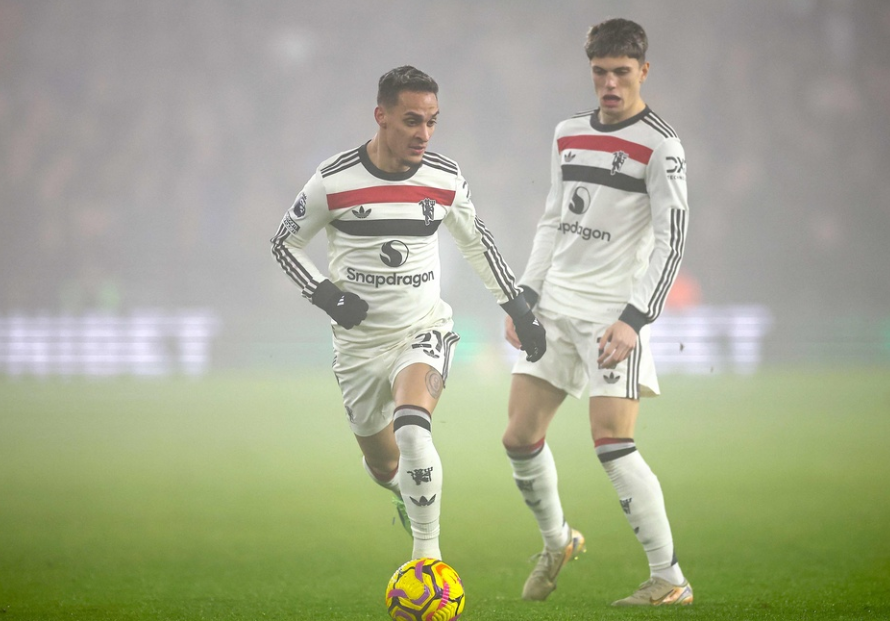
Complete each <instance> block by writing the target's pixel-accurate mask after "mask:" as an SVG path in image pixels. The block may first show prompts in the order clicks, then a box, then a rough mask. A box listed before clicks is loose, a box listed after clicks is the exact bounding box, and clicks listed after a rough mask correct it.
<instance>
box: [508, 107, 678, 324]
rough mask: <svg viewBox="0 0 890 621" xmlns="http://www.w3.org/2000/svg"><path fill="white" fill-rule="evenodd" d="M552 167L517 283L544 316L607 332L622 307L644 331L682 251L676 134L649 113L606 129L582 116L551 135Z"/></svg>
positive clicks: (591, 115)
mask: <svg viewBox="0 0 890 621" xmlns="http://www.w3.org/2000/svg"><path fill="white" fill-rule="evenodd" d="M551 157H552V161H551V187H550V193H549V194H548V196H547V202H546V206H545V209H544V215H543V216H542V217H541V220H540V222H539V224H538V229H537V231H536V233H535V239H534V245H533V248H532V253H531V256H530V258H529V261H528V265H527V267H526V270H525V273H524V275H523V277H522V278H521V279H520V282H521V283H522V284H524V285H528V286H529V287H531V288H532V289H534V290H535V291H537V292H538V293H539V294H540V296H541V297H540V302H539V304H540V305H541V307H542V308H545V309H548V310H551V311H555V312H558V313H562V314H565V315H569V316H571V317H576V318H579V319H585V320H588V321H594V322H599V323H611V322H612V321H614V320H615V319H617V317H618V315H617V314H614V312H613V311H614V309H616V308H617V309H618V313H621V311H622V310H623V309H624V308H625V307H626V306H627V305H630V306H632V307H633V309H628V310H629V311H633V313H634V314H635V315H636V317H638V319H639V321H640V322H641V323H651V322H652V321H654V320H655V318H656V317H658V315H659V314H660V313H661V310H662V308H663V306H664V302H665V299H666V298H667V294H668V291H669V290H670V287H671V285H672V284H673V282H674V279H675V278H676V276H677V271H678V269H679V266H680V261H681V259H682V257H683V250H684V246H685V241H686V227H687V224H686V222H687V213H688V209H689V207H688V205H687V198H686V156H685V153H684V151H683V147H682V145H681V144H680V140H679V138H678V137H677V134H676V133H674V130H673V129H672V128H671V127H670V126H669V125H667V124H666V123H665V122H664V121H662V120H661V119H660V118H659V117H658V116H657V115H656V114H655V113H654V112H652V111H651V110H650V109H649V108H648V107H647V108H646V109H645V110H643V111H642V112H641V113H639V114H637V115H635V116H634V117H631V118H630V119H627V120H626V121H624V122H621V123H616V124H614V125H604V124H602V123H600V122H599V119H598V117H597V114H596V112H595V111H594V112H586V113H582V114H578V115H575V116H573V117H572V118H570V119H568V120H566V121H563V122H561V123H560V124H559V125H557V127H556V132H555V136H554V140H553V149H552V155H551ZM604 309H608V311H607V314H606V316H604V315H603V313H604V312H606V311H605V310H604ZM634 309H636V310H635V311H634Z"/></svg>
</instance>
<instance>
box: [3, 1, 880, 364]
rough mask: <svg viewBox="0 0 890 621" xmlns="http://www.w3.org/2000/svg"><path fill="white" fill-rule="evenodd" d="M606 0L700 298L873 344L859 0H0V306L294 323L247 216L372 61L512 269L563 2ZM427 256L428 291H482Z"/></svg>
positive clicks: (875, 292) (790, 342) (869, 77)
mask: <svg viewBox="0 0 890 621" xmlns="http://www.w3.org/2000/svg"><path fill="white" fill-rule="evenodd" d="M619 15H620V16H627V17H631V18H633V19H637V20H638V21H640V23H642V24H643V25H644V26H645V27H646V28H647V30H648V31H649V36H650V58H649V60H650V61H651V62H652V74H651V77H650V82H649V83H648V84H647V86H646V88H645V89H644V91H643V94H644V98H645V99H646V100H647V102H648V103H649V104H650V105H651V106H652V108H653V109H655V110H656V112H658V113H659V114H660V115H661V116H662V117H664V118H665V119H666V120H668V121H669V122H670V123H671V124H672V125H673V126H674V128H675V129H676V130H677V132H678V133H679V134H680V136H681V137H682V138H683V141H684V144H685V146H686V151H687V157H688V162H689V184H690V203H691V207H692V210H693V212H692V217H691V230H690V235H689V240H690V241H689V245H688V255H687V258H686V261H685V264H684V268H685V274H684V277H685V278H688V279H689V280H690V281H692V282H695V283H696V287H697V289H698V290H699V291H700V292H701V294H700V297H701V301H702V302H703V303H706V304H709V305H718V306H719V305H738V304H758V305H763V306H765V307H768V308H769V309H770V311H771V313H772V315H773V316H774V317H775V322H774V325H773V331H774V334H776V343H777V344H776V343H774V344H773V347H774V348H775V351H774V352H773V353H774V354H776V355H779V354H780V353H781V352H780V351H779V349H780V348H782V347H791V348H792V349H793V348H794V347H795V345H794V343H799V342H803V341H807V340H809V341H810V342H812V341H813V339H820V338H821V339H823V342H824V343H828V342H829V341H831V342H843V341H845V340H846V341H849V340H850V339H852V340H854V341H857V340H858V341H861V342H862V343H866V344H872V345H873V347H874V348H877V349H873V350H871V349H868V347H866V349H867V350H868V352H871V354H875V352H878V353H877V354H876V355H878V357H880V356H882V355H885V354H886V358H884V360H887V359H890V345H888V343H890V319H888V317H890V311H888V305H890V304H888V303H890V278H888V277H887V275H886V273H885V271H886V269H887V266H888V265H890V244H888V243H887V241H886V237H887V235H888V233H890V184H888V183H887V181H886V176H887V173H886V168H887V162H888V161H890V123H888V122H887V120H886V118H887V116H890V64H888V62H887V60H888V58H890V3H888V2H886V0H855V1H852V2H845V1H842V0H777V1H774V2H771V1H768V0H755V1H754V2H733V1H731V0H719V1H716V2H705V1H704V0H678V1H676V2H671V3H650V2H643V1H641V0H636V1H635V0H630V1H626V2H620V3H619V2H613V1H603V2H600V3H591V2H581V1H580V0H567V1H560V2H538V1H530V0H526V1H517V2H510V3H502V2H494V1H486V0H481V1H479V0H453V1H449V2H442V3H429V2H421V1H409V0H395V1H392V2H376V1H373V2H360V3H358V2H357V3H351V2H345V1H340V0H332V1H331V2H322V3H315V2H308V1H296V2H294V1H284V0H259V1H258V2H251V3H241V2H235V1H211V0H198V1H190V0H186V1H181V0H175V1H174V0H156V1H154V2H149V3H131V2H123V3H122V2H116V1H113V0H81V1H78V2H66V1H64V0H40V1H38V2H29V1H26V0H0V205H2V207H0V209H2V226H0V264H2V266H3V269H2V270H0V315H4V314H6V315H10V314H13V313H73V314H77V313H83V312H87V311H92V310H95V309H105V310H108V311H112V312H127V311H128V310H131V309H139V308H146V307H150V308H160V309H173V308H193V307H200V308H210V309H213V310H214V312H215V313H217V314H218V315H219V316H220V317H221V318H222V326H223V328H222V332H223V333H224V334H225V333H228V334H229V335H230V336H231V335H232V334H236V335H239V336H237V337H231V338H232V339H233V340H236V341H237V340H238V339H241V338H243V339H246V340H264V339H269V338H273V337H271V336H270V330H269V326H273V325H274V326H279V328H277V329H280V326H281V325H290V322H294V324H295V326H294V327H293V330H294V331H295V333H299V331H300V325H299V324H300V317H301V316H303V315H304V314H308V313H311V312H312V311H313V310H314V309H310V307H309V306H308V305H306V304H305V302H304V301H302V300H300V299H299V296H298V295H297V293H296V291H294V290H293V287H292V285H290V283H289V282H287V279H286V278H284V277H283V275H282V274H280V273H279V271H278V268H277V267H276V266H275V264H274V263H273V262H272V260H271V259H270V257H269V253H268V244H267V240H268V238H269V237H270V236H271V234H272V232H274V229H275V227H276V225H277V223H278V220H279V219H280V217H281V214H282V213H283V212H284V210H285V209H286V208H287V207H288V206H289V205H290V203H291V201H292V199H293V196H294V195H295V194H296V193H297V192H298V191H299V189H300V187H301V185H302V184H303V183H304V182H305V180H307V179H308V177H309V176H310V175H311V173H312V171H313V170H314V168H315V166H316V165H317V164H318V163H319V162H320V161H321V160H322V159H323V158H325V157H327V156H329V155H332V154H333V153H335V152H337V151H340V150H345V149H347V148H351V147H354V146H357V145H358V144H359V143H360V142H362V141H364V140H367V139H368V138H370V137H371V136H372V135H373V130H374V126H373V120H372V116H371V113H372V110H373V105H374V101H373V99H374V94H375V90H376V81H377V78H378V77H379V75H380V74H382V73H383V72H384V71H386V70H387V69H389V68H391V67H393V66H396V65H399V64H415V65H417V66H418V67H420V68H421V69H423V70H425V71H427V72H429V73H430V74H432V75H433V76H434V77H436V79H437V80H438V81H439V83H440V87H441V89H442V90H441V93H440V103H441V107H442V117H441V122H440V126H439V134H437V136H436V137H435V138H434V142H433V147H432V148H433V150H437V151H441V152H442V153H445V154H446V155H449V156H451V157H454V158H455V159H457V160H458V161H459V162H460V163H461V165H462V167H463V169H464V173H465V174H466V176H467V178H468V179H469V181H470V184H471V187H472V188H473V193H474V198H475V201H476V203H477V207H478V208H479V210H480V214H481V216H482V218H483V219H484V220H485V221H486V223H487V224H488V226H489V228H491V230H492V231H493V232H494V234H495V237H496V239H497V241H498V243H499V245H500V247H501V249H502V251H503V252H504V254H505V255H506V256H507V257H508V259H509V260H510V261H511V262H512V264H513V266H514V268H515V269H516V270H517V271H519V272H521V270H522V267H523V265H524V261H525V258H526V256H527V252H528V249H529V247H530V244H531V237H532V235H533V231H534V226H535V222H536V221H537V218H538V216H539V214H540V209H541V206H542V204H543V200H544V197H545V195H546V192H547V188H548V185H549V178H548V175H549V172H548V156H549V143H550V139H551V136H552V131H553V127H554V125H555V124H556V123H557V122H558V121H559V120H561V119H562V118H565V117H567V116H568V115H570V114H572V113H574V112H577V111H579V110H584V109H589V108H591V107H593V106H594V105H595V101H594V98H593V90H592V87H591V85H590V82H589V78H588V70H587V67H586V59H585V58H584V55H583V50H582V42H583V38H584V35H585V29H586V27H587V26H588V25H589V24H591V23H594V22H596V21H600V20H601V19H605V18H607V17H613V16H619ZM882 170H883V171H884V172H883V173H882V172H881V171H882ZM319 252H323V248H322V249H321V250H320V251H319ZM453 255H454V253H453V251H451V250H449V249H448V248H446V249H445V261H444V262H445V264H446V265H445V268H446V269H449V270H452V272H451V273H452V274H454V276H451V277H449V278H447V279H446V281H445V296H446V299H449V298H450V299H454V298H458V297H460V299H461V303H462V304H465V305H468V306H467V307H464V308H470V309H471V310H470V312H471V313H472V312H475V309H476V307H477V306H478V307H479V308H480V309H481V308H483V307H484V308H485V309H486V310H485V311H482V310H480V311H479V312H480V313H482V312H486V313H487V312H488V309H489V307H493V304H492V303H491V300H490V298H489V297H488V294H487V292H485V291H484V290H482V287H481V286H479V285H478V282H476V281H475V280H474V278H475V277H474V276H473V275H472V274H470V273H469V272H468V271H466V270H467V268H466V267H465V266H463V265H462V263H461V262H460V261H459V260H457V259H456V258H455V257H454V256H453ZM319 256H323V255H321V254H320V255H319ZM464 276H466V277H467V278H466V282H465V281H464ZM458 293H459V295H458ZM455 306H457V305H456V304H455ZM459 310H460V309H459ZM496 310H497V309H494V311H496ZM494 311H492V312H494ZM312 321H313V322H315V323H311V325H312V326H314V327H315V328H317V327H318V326H320V325H323V324H324V321H323V318H322V317H321V316H320V313H319V316H318V317H317V318H314V319H313V320H312ZM882 331H883V332H882ZM492 337H493V338H498V334H493V335H492ZM298 338H302V337H299V336H298ZM307 338H308V337H307ZM882 338H883V339H886V340H884V341H881V339H882ZM829 345H830V343H828V344H827V345H826V347H828V346H829ZM882 348H887V349H886V351H885V350H884V349H882ZM233 351H234V346H233ZM796 351H798V352H799V353H800V352H805V351H812V348H810V349H809V350H808V349H807V348H804V347H797V350H796ZM864 351H865V350H864ZM868 352H867V353H868ZM880 352H884V353H880ZM233 355H234V354H233ZM869 355H870V354H869Z"/></svg>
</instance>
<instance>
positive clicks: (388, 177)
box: [358, 140, 420, 181]
mask: <svg viewBox="0 0 890 621" xmlns="http://www.w3.org/2000/svg"><path fill="white" fill-rule="evenodd" d="M368 142H371V141H370V140H369V141H368ZM368 142H366V143H365V144H363V145H362V146H360V147H359V148H358V158H359V160H361V162H362V166H364V167H365V170H367V171H368V172H369V173H371V174H372V175H374V176H375V177H377V178H378V179H383V180H385V181H407V180H408V179H410V178H411V177H413V176H414V173H416V172H417V170H418V169H419V168H420V164H418V165H417V166H412V167H411V168H409V169H408V170H406V171H405V172H386V171H385V170H380V169H379V168H377V167H376V166H374V162H372V161H371V158H370V156H369V155H368Z"/></svg>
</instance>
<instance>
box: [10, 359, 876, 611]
mask: <svg viewBox="0 0 890 621" xmlns="http://www.w3.org/2000/svg"><path fill="white" fill-rule="evenodd" d="M508 383H509V377H508V374H507V372H506V370H504V371H503V372H501V371H500V370H499V369H494V370H489V371H488V372H485V371H484V369H478V368H475V367H469V366H468V367H461V366H459V365H456V366H455V368H454V370H453V372H452V375H451V377H450V380H449V385H448V388H447V389H446V391H445V393H444V396H443V399H442V402H441V404H440V406H439V409H438V410H437V411H436V414H435V416H434V428H433V429H434V438H435V440H436V444H437V446H438V448H439V451H440V453H441V455H442V460H443V466H444V470H445V477H446V478H445V489H444V491H443V515H442V530H443V533H442V550H443V554H444V556H445V560H446V561H447V562H448V563H450V564H451V565H453V566H454V567H455V568H456V569H457V570H458V571H459V572H460V574H461V576H462V578H463V582H464V586H465V588H466V592H467V607H466V611H465V614H464V616H463V617H462V619H466V620H467V621H501V620H503V621H507V620H509V621H522V620H532V619H534V620H542V621H546V620H571V619H579V620H580V619H585V620H589V619H651V618H658V619H665V618H670V619H676V618H683V619H707V620H723V619H726V620H730V619H731V620H733V621H738V620H744V619H777V620H778V619H782V620H784V619H801V620H803V619H806V620H821V619H850V620H854V619H856V620H859V619H888V618H890V538H888V530H890V451H888V448H887V447H888V443H890V370H888V369H854V370H837V369H832V370H828V371H816V370H814V371H806V370H788V369H767V370H763V371H761V373H759V374H758V375H755V376H750V377H738V376H702V377H678V376H667V377H664V378H662V389H663V391H664V393H665V394H664V396H663V397H661V398H659V399H655V400H647V401H644V403H643V413H642V415H641V419H640V424H639V427H638V433H637V443H638V446H639V447H640V449H641V451H642V453H643V455H644V456H645V457H646V459H647V460H648V461H649V463H650V465H651V466H652V468H653V470H654V471H655V472H656V474H658V475H659V478H660V480H661V483H662V486H663V488H664V491H665V497H666V500H667V505H668V514H669V516H670V518H671V523H672V526H673V531H674V540H675V545H676V550H677V555H678V557H679V559H680V562H681V564H682V567H683V569H684V571H685V573H686V574H687V576H688V577H689V579H690V581H691V583H692V585H693V587H694V589H695V604H694V605H693V606H692V607H690V608H686V609H664V610H659V609H646V610H636V609H634V610H628V609H612V608H610V607H609V603H610V602H611V601H612V600H614V599H618V598H620V597H624V596H626V595H628V594H629V593H630V592H631V591H632V590H633V589H634V588H635V587H636V586H637V585H638V584H639V583H640V582H642V581H643V580H645V579H646V578H647V577H648V567H647V565H646V560H645V556H644V555H643V553H642V551H641V549H640V547H639V545H638V544H637V542H636V540H635V538H634V536H633V534H632V532H631V530H630V528H629V527H628V525H627V523H626V521H625V518H624V515H623V514H622V512H621V508H620V506H619V504H618V501H617V497H616V496H615V493H614V491H613V490H612V488H611V486H610V485H609V482H608V479H607V478H606V476H605V474H604V472H603V471H602V469H601V467H600V465H599V462H598V461H597V460H596V457H595V455H594V452H593V449H592V443H591V442H590V439H589V435H588V425H587V417H586V407H585V404H584V402H579V401H574V400H571V399H569V400H567V402H566V404H565V405H564V406H563V409H562V410H561V412H560V415H559V416H558V417H557V420H556V422H555V423H554V426H553V427H552V429H551V432H550V434H549V436H548V442H549V443H550V445H551V447H552V448H553V452H554V454H555V457H556V460H557V464H558V466H559V468H560V476H561V479H560V490H561V494H562V497H563V500H564V504H565V509H566V514H567V517H568V519H569V521H570V522H571V523H572V525H573V526H575V527H576V528H578V529H579V530H581V531H582V532H583V533H584V534H585V535H586V537H587V552H586V553H585V554H583V555H582V557H581V558H580V559H579V560H577V561H574V562H573V563H571V564H570V565H569V566H567V568H566V569H565V570H564V571H563V573H562V574H561V576H560V579H559V588H558V589H557V590H556V591H555V592H554V594H553V595H552V596H551V597H550V599H549V600H548V601H546V602H543V603H528V602H523V601H521V600H520V598H519V593H520V591H521V588H522V584H523V581H524V580H525V578H526V576H527V575H528V573H529V571H530V570H531V568H532V565H531V564H530V562H529V557H530V556H532V555H533V554H534V553H535V552H537V551H539V549H540V547H541V541H540V537H539V535H538V533H537V530H536V528H535V524H534V521H533V519H532V517H531V514H530V512H529V511H528V510H527V509H526V508H525V507H524V505H523V503H522V500H521V499H520V496H519V493H518V492H517V490H516V489H515V488H514V484H513V482H512V479H511V475H510V469H509V466H508V463H507V461H506V459H505V457H504V454H503V449H502V447H501V444H500V437H501V433H502V431H503V425H504V420H505V416H506V414H505V408H506V400H507V389H508ZM343 418H344V417H343V411H342V407H341V405H340V403H339V399H338V393H337V388H336V383H335V381H334V379H333V376H332V375H331V374H330V373H329V372H328V371H327V370H321V371H311V372H306V371H303V372H296V371H295V372H294V373H292V374H289V375H283V374H271V375H214V376H210V377H208V378H203V379H199V380H193V381H190V380H186V379H175V380H171V379H165V380H151V381H136V380H121V381H87V380H72V381H67V382H65V381H51V382H37V381H34V380H22V381H8V380H0V621H6V620H9V621H12V620H21V619H27V620H34V621H38V620H39V621H42V620H55V619H67V620H84V621H104V620H120V621H124V620H148V619H151V620H183V621H185V620H198V619H205V620H217V619H219V620H242V619H243V620H248V619H250V620H253V619H268V620H272V619H282V620H283V619H287V620H307V621H321V620H352V619H356V620H364V619H367V620H377V621H383V620H385V619H388V615H387V613H386V611H385V609H384V606H383V597H384V593H383V591H384V587H385V585H386V582H387V580H388V579H389V576H390V574H391V573H392V572H393V570H395V568H396V567H398V566H399V565H400V564H401V563H403V562H404V561H406V560H408V556H409V555H410V551H411V544H410V539H409V537H408V535H407V534H406V533H405V532H404V531H403V530H402V528H401V526H400V525H398V524H394V523H393V517H394V515H395V512H394V510H393V507H392V505H391V504H390V500H389V497H388V495H387V493H386V492H385V491H383V490H382V489H380V488H378V487H376V486H375V485H373V484H372V483H371V482H370V480H369V479H368V477H367V475H366V474H365V473H364V471H363V470H362V467H361V461H360V454H359V451H358V448H357V445H356V444H355V441H354V440H353V439H352V438H351V434H350V433H349V431H348V428H347V427H346V425H345V422H344V420H343Z"/></svg>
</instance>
